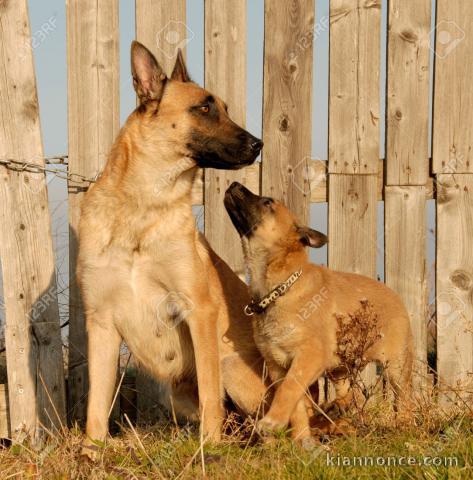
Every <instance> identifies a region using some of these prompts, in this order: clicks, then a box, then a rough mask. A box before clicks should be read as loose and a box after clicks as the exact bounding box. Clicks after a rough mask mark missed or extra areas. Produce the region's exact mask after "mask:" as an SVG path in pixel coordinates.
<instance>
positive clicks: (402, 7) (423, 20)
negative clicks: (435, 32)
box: [386, 0, 432, 185]
mask: <svg viewBox="0 0 473 480" xmlns="http://www.w3.org/2000/svg"><path fill="white" fill-rule="evenodd" d="M431 7H432V0H416V1H415V2H412V1H409V0H407V1H405V0H391V1H390V2H389V18H388V76H387V80H388V82H387V88H388V90H387V116H386V117H387V132H386V133H387V162H386V163H387V164H386V177H387V182H386V183H387V185H425V184H426V183H427V179H428V176H429V164H428V159H429V143H428V142H429V134H428V129H429V77H430V72H429V59H430V48H429V47H430V29H431V26H430V15H431Z"/></svg>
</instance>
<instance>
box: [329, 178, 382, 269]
mask: <svg viewBox="0 0 473 480" xmlns="http://www.w3.org/2000/svg"><path fill="white" fill-rule="evenodd" d="M329 181H330V188H329V217H328V227H329V229H328V231H329V233H328V238H329V244H328V263H329V267H330V268H332V269H334V270H341V271H345V272H353V273H359V274H361V275H366V276H368V277H371V278H376V256H377V252H378V245H377V236H376V224H377V215H378V214H377V195H376V191H377V183H378V178H377V176H376V175H343V174H342V175H338V174H330V180H329Z"/></svg>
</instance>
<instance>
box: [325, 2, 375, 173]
mask: <svg viewBox="0 0 473 480" xmlns="http://www.w3.org/2000/svg"><path fill="white" fill-rule="evenodd" d="M380 20H381V0H370V1H364V0H363V1H362V0H332V1H331V2H330V116H329V159H330V162H329V172H330V173H365V174H366V173H377V172H378V158H379V62H380V28H381V21H380Z"/></svg>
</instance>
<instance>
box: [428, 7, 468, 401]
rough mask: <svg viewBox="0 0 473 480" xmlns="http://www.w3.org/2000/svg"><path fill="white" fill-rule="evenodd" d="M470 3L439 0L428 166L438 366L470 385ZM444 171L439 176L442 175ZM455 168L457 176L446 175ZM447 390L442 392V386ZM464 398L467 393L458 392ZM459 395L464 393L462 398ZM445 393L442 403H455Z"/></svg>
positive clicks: (458, 383)
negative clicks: (433, 192) (433, 200)
mask: <svg viewBox="0 0 473 480" xmlns="http://www.w3.org/2000/svg"><path fill="white" fill-rule="evenodd" d="M472 18H473V2H465V1H462V0H448V1H447V0H438V2H437V25H436V46H435V53H436V56H435V89H434V120H433V124H434V128H433V170H434V172H435V173H438V174H439V175H437V222H438V224H437V272H436V273H437V302H436V306H437V370H438V374H439V378H440V387H442V386H444V387H446V386H450V387H452V388H459V389H463V388H465V387H466V388H470V390H471V386H472V384H473V382H472V371H473V338H472V332H473V325H472V324H473V321H472V317H473V306H472V299H473V253H472V252H473V243H472V242H473V240H472V239H473V199H472V193H471V192H472V190H473V176H472V175H468V173H472V172H473V162H472V155H473V152H472V140H473V135H472V132H471V128H470V126H471V124H472V122H473V91H472V88H471V77H472V75H473V66H472V63H471V58H472V56H473V38H472V36H473V23H472ZM442 173H443V175H442ZM450 173H455V175H452V176H450V175H448V174H450ZM446 390H447V389H446ZM459 393H462V394H463V395H465V392H459ZM463 395H462V396H463ZM455 397H456V395H455V394H454V393H453V392H448V391H445V392H444V395H442V396H441V400H442V401H443V402H445V403H450V402H449V401H450V400H452V401H455V399H456V398H455Z"/></svg>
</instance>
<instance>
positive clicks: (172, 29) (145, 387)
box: [135, 0, 193, 422]
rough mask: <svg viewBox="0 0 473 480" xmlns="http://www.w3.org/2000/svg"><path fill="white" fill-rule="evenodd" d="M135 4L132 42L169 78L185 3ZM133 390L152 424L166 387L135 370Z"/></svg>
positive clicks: (181, 36) (180, 43)
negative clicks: (148, 54) (159, 66)
mask: <svg viewBox="0 0 473 480" xmlns="http://www.w3.org/2000/svg"><path fill="white" fill-rule="evenodd" d="M135 4H136V39H137V40H138V41H139V42H141V43H143V45H145V46H146V47H147V48H148V49H149V50H150V51H151V52H152V53H153V54H154V55H155V56H156V59H157V60H158V62H159V63H160V65H161V66H162V67H163V68H164V70H165V72H166V73H167V74H168V75H170V74H171V72H172V68H173V67H174V61H175V59H176V54H177V49H178V48H180V49H181V50H182V51H183V53H184V54H185V47H186V45H187V43H188V42H189V41H190V40H191V39H192V36H193V33H192V32H190V31H189V30H188V29H187V27H186V0H161V1H156V0H135ZM136 390H137V409H138V412H137V418H138V421H140V422H150V421H154V420H156V419H157V418H158V413H159V407H158V404H159V403H160V399H162V397H163V396H165V395H168V394H169V391H168V388H167V386H166V385H164V384H160V383H159V382H157V381H156V380H154V379H153V378H151V377H150V376H149V375H147V374H146V372H143V371H141V370H140V369H139V370H138V372H137V377H136Z"/></svg>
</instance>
